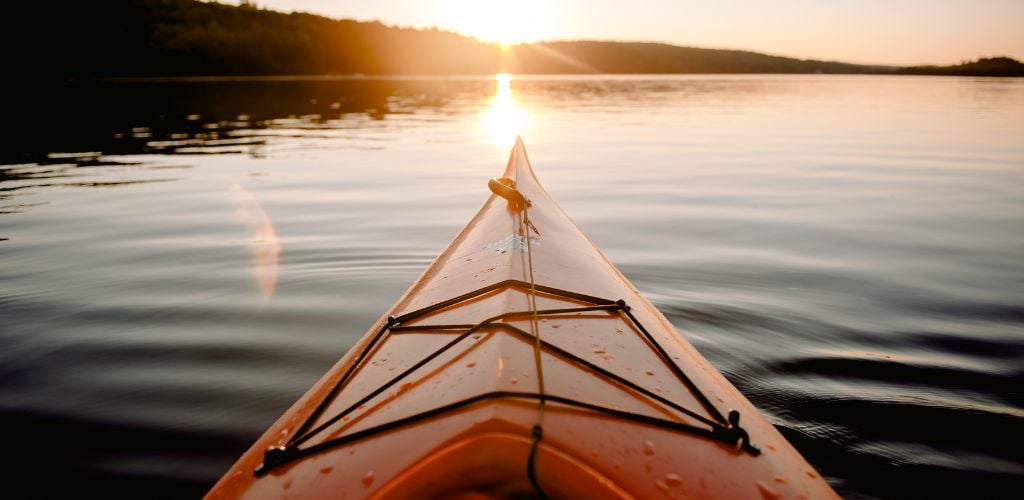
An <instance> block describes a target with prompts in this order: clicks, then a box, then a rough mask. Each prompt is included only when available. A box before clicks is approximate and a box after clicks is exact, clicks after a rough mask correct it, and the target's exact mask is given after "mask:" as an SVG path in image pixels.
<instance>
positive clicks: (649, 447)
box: [644, 440, 654, 455]
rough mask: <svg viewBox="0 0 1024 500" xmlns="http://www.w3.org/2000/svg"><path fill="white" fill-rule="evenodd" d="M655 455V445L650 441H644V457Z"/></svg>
mask: <svg viewBox="0 0 1024 500" xmlns="http://www.w3.org/2000/svg"><path fill="white" fill-rule="evenodd" d="M653 454H654V443H652V442H651V441H650V440H646V441H644V455H653Z"/></svg>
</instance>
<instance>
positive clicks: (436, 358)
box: [208, 140, 836, 498]
mask: <svg viewBox="0 0 1024 500" xmlns="http://www.w3.org/2000/svg"><path fill="white" fill-rule="evenodd" d="M488 186H489V187H490V189H491V191H492V193H493V194H492V196H491V197H490V198H489V199H488V200H487V201H486V202H485V203H484V206H483V208H481V209H480V212H479V213H477V215H476V216H475V217H474V218H473V219H472V220H471V221H470V222H469V224H467V225H466V227H465V228H464V229H463V230H462V231H461V232H460V233H459V234H458V236H456V237H455V239H454V240H453V241H452V242H451V243H450V244H449V245H448V248H447V249H445V250H444V252H442V253H441V255H440V256H439V257H438V258H437V260H436V261H435V262H434V263H433V264H431V266H430V267H429V268H428V269H427V270H426V272H424V273H423V275H422V276H421V277H420V278H419V279H418V280H417V281H416V282H415V283H414V284H413V285H412V287H411V288H410V289H409V290H408V291H407V292H406V293H405V295H403V296H402V298H401V299H399V300H398V302H397V303H396V304H395V305H394V306H393V307H392V308H391V309H390V312H389V313H388V314H385V315H384V317H382V318H381V319H380V320H378V321H377V323H376V324H375V325H374V326H373V328H371V329H370V331H369V332H368V333H367V334H366V335H365V336H364V337H363V338H362V339H361V340H360V341H359V342H358V343H357V344H356V345H355V346H354V347H352V349H351V350H350V351H349V352H348V354H346V355H345V356H344V357H343V358H342V359H341V361H339V362H338V364H337V365H335V367H334V368H332V369H331V370H330V371H329V372H328V373H327V374H326V375H325V376H324V377H323V378H322V379H321V380H320V381H319V382H318V383H317V384H316V385H314V386H313V388H312V389H310V390H309V392H307V393H306V394H305V395H304V396H303V397H302V398H301V399H300V400H299V401H298V402H297V403H296V404H295V405H294V406H292V408H291V409H289V410H288V411H287V412H286V413H285V414H284V415H283V416H282V417H281V418H280V420H278V421H277V423H275V424H274V425H273V426H271V427H270V429H268V430H267V432H266V433H265V434H264V435H263V436H262V437H261V438H260V439H259V440H258V441H257V442H256V443H255V444H254V445H253V446H252V447H251V448H250V449H249V450H248V451H247V452H246V453H245V454H244V455H243V456H242V457H241V458H240V459H239V460H238V462H237V463H236V464H235V465H234V466H233V467H232V469H231V470H229V471H228V473H227V474H225V476H224V477H223V478H222V479H221V480H220V481H219V482H218V483H217V484H216V485H215V486H214V487H213V489H212V490H211V491H210V493H209V495H208V497H210V498H221V497H228V498H234V497H279V496H296V497H301V498H321V497H322V498H327V497H331V498H337V497H351V498H362V497H382V498H409V497H417V498H424V497H425V498H433V497H461V498H491V497H497V498H504V497H523V496H530V495H533V496H538V497H545V496H548V497H557V498H562V497H565V498H583V497H585V498H629V497H637V498H654V497H664V496H668V497H706V498H752V497H758V496H760V497H765V498H781V497H793V498H834V497H836V495H835V493H834V492H833V491H832V489H831V488H830V487H829V486H828V484H827V483H826V482H825V481H824V480H823V479H822V478H821V477H820V476H819V475H818V474H817V473H816V472H815V471H814V470H813V469H812V468H811V466H810V465H808V463H807V462H806V461H805V460H804V459H803V457H801V456H800V455H799V454H798V453H797V452H796V450H794V449H793V447H792V446H790V444H789V443H788V442H787V441H786V440H785V438H783V437H782V435H781V434H779V433H778V431H776V430H775V428H774V427H773V426H772V425H771V424H770V423H769V422H768V421H767V420H765V418H764V417H762V416H761V415H760V414H759V412H758V411H757V410H756V409H755V408H754V407H753V405H751V404H750V402H749V401H747V400H746V399H745V398H744V397H743V396H742V395H741V394H740V393H739V392H738V391H737V390H736V389H735V388H734V387H733V386H732V385H731V384H730V383H729V382H728V381H726V379H725V378H724V377H723V376H722V375H721V374H720V373H719V372H718V371H716V370H715V369H714V368H713V367H712V366H711V365H710V364H709V363H708V362H707V361H706V360H704V358H703V357H701V356H700V354H698V353H697V351H696V350H695V349H694V348H693V347H692V346H691V345H690V344H689V343H687V342H686V341H685V340H684V339H683V337H682V336H681V335H680V334H679V333H677V332H676V330H675V329H674V328H673V326H672V325H671V324H670V323H669V322H668V320H667V319H666V318H665V317H664V316H663V315H662V314H661V313H660V312H658V311H657V309H655V308H654V306H653V305H651V304H650V302H648V301H647V300H646V299H644V298H643V297H642V296H641V295H640V293H639V292H638V291H637V290H636V289H635V288H634V287H633V286H632V284H630V283H629V281H628V280H626V278H625V276H623V275H622V274H621V273H620V272H619V271H618V270H617V269H616V268H615V267H614V266H613V265H612V264H611V262H609V261H608V260H607V259H606V258H605V257H604V256H603V255H602V254H601V252H600V251H598V250H597V248H596V247H595V246H594V245H593V244H592V243H591V242H590V241H589V240H588V239H587V237H586V236H585V235H584V234H583V233H582V232H581V231H580V229H579V228H578V227H577V226H576V225H575V224H574V223H573V222H572V221H571V220H570V219H569V217H568V216H567V215H566V214H565V213H564V212H562V210H561V208H559V207H558V205H557V204H556V203H555V202H554V200H553V199H552V198H551V197H550V196H549V195H548V193H547V192H546V191H545V190H544V189H543V188H542V187H541V185H540V183H539V182H538V180H537V178H536V176H535V175H534V173H533V170H532V168H531V167H530V163H529V160H528V159H527V156H526V150H525V148H524V146H523V143H522V141H521V140H517V141H516V144H515V146H514V147H513V149H512V154H511V157H510V158H509V162H508V166H507V167H506V169H505V171H504V173H503V174H502V176H501V177H500V178H497V179H492V180H491V181H490V182H489V183H488Z"/></svg>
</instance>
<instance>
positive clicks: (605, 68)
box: [509, 42, 895, 73]
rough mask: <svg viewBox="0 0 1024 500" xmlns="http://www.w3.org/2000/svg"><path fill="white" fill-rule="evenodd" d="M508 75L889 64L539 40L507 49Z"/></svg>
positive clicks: (868, 69)
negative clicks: (864, 63) (510, 73)
mask: <svg viewBox="0 0 1024 500" xmlns="http://www.w3.org/2000/svg"><path fill="white" fill-rule="evenodd" d="M509 67H510V70H511V71H512V72H514V73H875V72H888V71H892V70H893V69H895V68H891V67H884V66H862V65H856V64H845V63H838V62H827V61H813V60H800V59H793V58H789V57H778V56H769V55H765V54H758V53H756V52H747V51H742V50H719V49H700V48H694V47H678V46H675V45H667V44H662V43H637V42H544V43H535V44H528V45H520V46H516V47H513V49H512V50H511V53H510V55H509Z"/></svg>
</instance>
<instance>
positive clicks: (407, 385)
mask: <svg viewBox="0 0 1024 500" xmlns="http://www.w3.org/2000/svg"><path fill="white" fill-rule="evenodd" d="M410 387H412V382H406V383H404V384H402V385H400V386H398V390H399V391H402V392H405V391H408V390H409V388H410Z"/></svg>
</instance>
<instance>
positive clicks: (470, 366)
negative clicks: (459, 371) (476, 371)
mask: <svg viewBox="0 0 1024 500" xmlns="http://www.w3.org/2000/svg"><path fill="white" fill-rule="evenodd" d="M474 366H476V361H470V362H469V363H466V368H472V367H474Z"/></svg>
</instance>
